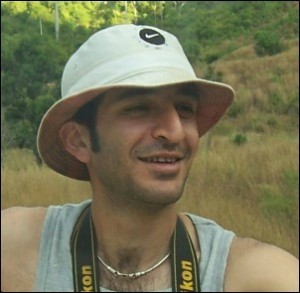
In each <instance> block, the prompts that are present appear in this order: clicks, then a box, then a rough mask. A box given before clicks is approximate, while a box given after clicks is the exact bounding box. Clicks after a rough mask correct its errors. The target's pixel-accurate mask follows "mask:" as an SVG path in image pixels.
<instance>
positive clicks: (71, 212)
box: [34, 200, 234, 292]
mask: <svg viewBox="0 0 300 293" xmlns="http://www.w3.org/2000/svg"><path fill="white" fill-rule="evenodd" d="M89 203H90V200H87V201H84V202H82V203H80V204H66V205H63V206H50V207H49V208H48V210H47V214H46V218H45V223H44V227H43V232H42V238H41V243H40V251H39V259H38V266H37V272H36V279H35V286H34V292H74V288H73V275H72V259H71V253H70V237H71V234H72V231H73V227H74V225H75V223H76V220H77V218H78V216H79V215H80V213H81V212H82V211H83V209H84V208H85V207H86V205H88V204H89ZM187 215H188V216H189V217H190V218H191V220H192V221H193V223H194V225H195V227H196V230H197V233H198V239H199V246H200V249H201V260H200V264H199V268H200V283H201V291H202V292H223V284H224V274H225V268H226V263H227V257H228V253H229V249H230V246H231V243H232V240H233V238H234V233H233V232H231V231H227V230H225V229H223V228H222V227H220V226H219V225H218V224H216V223H215V222H213V221H211V220H209V219H205V218H202V217H199V216H196V215H193V214H189V213H187ZM171 291H172V290H171V288H166V289H163V290H160V291H156V292H171ZM101 292H112V291H110V290H107V289H106V288H102V287H101Z"/></svg>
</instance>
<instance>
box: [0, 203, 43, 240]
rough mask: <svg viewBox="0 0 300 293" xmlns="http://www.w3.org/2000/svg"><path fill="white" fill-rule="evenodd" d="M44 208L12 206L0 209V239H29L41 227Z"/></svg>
mask: <svg viewBox="0 0 300 293" xmlns="http://www.w3.org/2000/svg"><path fill="white" fill-rule="evenodd" d="M46 211H47V209H46V208H43V207H36V208H25V207H13V208H9V209H6V210H3V211H1V241H12V240H13V241H16V240H19V241H21V243H23V244H24V242H27V241H30V240H31V239H33V237H32V236H37V235H36V234H37V233H39V232H40V231H39V230H40V229H41V228H42V224H43V220H44V218H45V215H46Z"/></svg>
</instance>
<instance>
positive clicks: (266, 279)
mask: <svg viewBox="0 0 300 293" xmlns="http://www.w3.org/2000/svg"><path fill="white" fill-rule="evenodd" d="M224 289H225V291H227V292H274V291H277V292H299V261H298V259H297V258H295V257H294V256H293V255H291V254H290V253H288V252H287V251H285V250H283V249H281V248H279V247H276V246H274V245H270V244H267V243H263V242H260V241H257V240H254V239H250V238H239V237H236V238H235V239H234V241H233V242H232V245H231V249H230V253H229V257H228V263H227V268H226V275H225V284H224Z"/></svg>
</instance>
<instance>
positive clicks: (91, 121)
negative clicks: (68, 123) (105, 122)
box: [73, 93, 104, 153]
mask: <svg viewBox="0 0 300 293" xmlns="http://www.w3.org/2000/svg"><path fill="white" fill-rule="evenodd" d="M103 98H104V93H103V94H101V95H99V96H97V97H96V98H95V99H93V100H92V101H91V102H89V103H87V104H85V105H84V106H82V107H81V108H80V109H79V110H78V111H77V112H76V114H75V115H74V116H73V121H75V122H77V123H79V124H81V125H84V126H86V127H87V128H88V131H89V135H90V140H91V149H92V151H93V152H94V153H98V152H99V151H100V141H99V135H98V133H97V113H98V108H99V106H100V104H101V102H102V100H103Z"/></svg>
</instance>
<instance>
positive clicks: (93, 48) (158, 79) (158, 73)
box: [37, 24, 234, 180]
mask: <svg viewBox="0 0 300 293" xmlns="http://www.w3.org/2000/svg"><path fill="white" fill-rule="evenodd" d="M184 83H193V84H195V85H196V89H197V90H196V91H198V92H196V93H195V94H197V95H198V96H199V103H198V110H197V118H196V119H197V125H198V132H199V137H200V136H202V135H203V134H204V133H205V132H206V131H208V130H209V129H210V128H211V127H212V126H214V125H215V124H216V123H217V122H218V120H219V119H220V118H221V116H222V115H223V114H224V112H225V111H226V109H227V108H228V107H229V105H230V104H231V103H232V100H233V98H234V91H233V89H232V88H231V87H230V86H228V85H226V84H223V83H219V82H213V81H208V80H204V79H200V78H197V77H196V75H195V73H194V70H193V68H192V66H191V65H190V63H189V61H188V59H187V57H186V55H185V53H184V51H183V49H182V47H181V45H180V43H179V42H178V40H177V38H176V37H175V36H173V35H172V34H170V33H168V32H165V31H163V30H161V29H158V28H154V27H150V26H137V25H133V24H124V25H116V26H112V27H110V28H107V29H104V30H101V31H99V32H97V33H95V34H94V35H92V36H91V37H90V38H89V39H88V40H87V41H86V42H85V43H83V44H82V45H81V47H80V48H79V49H78V50H77V51H76V52H75V53H74V54H73V55H72V56H71V58H70V59H69V61H68V62H67V64H66V66H65V69H64V72H63V77H62V85H61V86H62V99H60V100H59V101H57V102H56V103H55V104H54V105H53V106H52V107H51V108H50V109H49V110H48V111H47V113H46V114H45V115H44V117H43V119H42V121H41V124H40V127H39V131H38V139H37V143H38V150H39V153H40V156H41V157H42V159H43V160H44V162H45V163H46V164H47V165H48V166H49V167H50V168H52V169H53V170H55V171H56V172H58V173H60V174H63V175H65V176H68V177H71V178H74V179H79V180H89V174H88V171H87V168H86V165H85V164H83V163H81V162H80V161H78V160H77V159H76V158H75V157H74V156H72V155H71V154H70V153H69V152H67V151H66V150H65V148H64V146H63V143H62V141H61V139H60V136H59V130H60V128H61V126H62V125H63V124H64V123H65V122H66V121H69V120H70V119H71V118H72V117H73V116H74V114H75V113H76V112H77V111H78V109H79V108H81V107H82V106H83V105H85V104H86V103H88V102H90V101H91V100H93V99H94V98H95V97H97V96H99V95H100V94H102V93H104V92H106V91H108V90H110V89H112V88H120V87H122V88H132V87H162V86H178V85H180V84H184Z"/></svg>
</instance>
